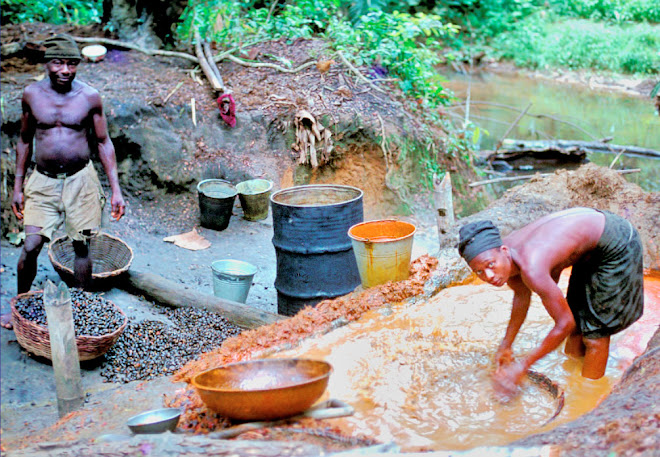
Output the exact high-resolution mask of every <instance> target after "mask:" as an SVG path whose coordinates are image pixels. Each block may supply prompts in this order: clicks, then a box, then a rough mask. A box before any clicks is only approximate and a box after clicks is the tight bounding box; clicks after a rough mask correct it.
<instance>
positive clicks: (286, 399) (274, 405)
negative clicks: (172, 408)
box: [192, 359, 332, 421]
mask: <svg viewBox="0 0 660 457" xmlns="http://www.w3.org/2000/svg"><path fill="white" fill-rule="evenodd" d="M331 372H332V366H331V365H330V364H329V363H327V362H323V361H321V360H311V359H263V360H251V361H248V362H239V363H232V364H228V365H223V366H221V367H218V368H212V369H210V370H207V371H205V372H203V373H200V374H198V375H197V376H195V377H194V378H193V379H192V384H193V386H194V387H195V389H197V392H198V393H199V396H200V397H201V398H202V401H204V403H205V404H206V406H207V407H208V408H210V409H211V410H213V411H215V412H217V413H218V414H220V415H222V416H224V417H228V418H230V419H234V420H239V421H255V420H273V419H282V418H285V417H291V416H295V415H296V414H300V413H302V412H303V411H305V410H306V409H308V408H309V407H310V406H312V405H313V404H314V402H315V401H317V400H318V399H319V398H320V397H321V395H323V392H325V389H326V387H327V386H328V379H329V377H330V373H331Z"/></svg>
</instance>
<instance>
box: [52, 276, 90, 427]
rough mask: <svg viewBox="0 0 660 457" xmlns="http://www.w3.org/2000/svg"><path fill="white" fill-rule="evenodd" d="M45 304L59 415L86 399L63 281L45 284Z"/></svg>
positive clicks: (69, 306) (70, 311)
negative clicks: (57, 283) (56, 285)
mask: <svg viewBox="0 0 660 457" xmlns="http://www.w3.org/2000/svg"><path fill="white" fill-rule="evenodd" d="M44 307H45V308H46V318H47V320H48V333H49V335H50V352H51V357H52V362H53V372H54V374H55V389H56V391H57V412H58V414H59V416H60V418H62V417H64V416H66V415H67V414H69V413H70V412H72V411H75V410H77V409H79V408H80V407H81V406H82V405H83V403H84V400H85V395H84V393H83V388H82V380H81V377H80V361H79V360H78V346H77V345H76V333H75V328H74V324H73V311H72V309H71V295H70V294H69V289H68V288H67V287H66V285H65V284H64V283H63V282H61V283H60V285H59V286H58V287H55V284H53V282H51V281H48V282H47V283H46V287H45V288H44Z"/></svg>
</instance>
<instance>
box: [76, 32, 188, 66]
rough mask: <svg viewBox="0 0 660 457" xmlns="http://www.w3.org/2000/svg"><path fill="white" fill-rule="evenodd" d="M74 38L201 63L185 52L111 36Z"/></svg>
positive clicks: (84, 41) (79, 40)
mask: <svg viewBox="0 0 660 457" xmlns="http://www.w3.org/2000/svg"><path fill="white" fill-rule="evenodd" d="M73 39H74V40H75V41H77V42H78V43H100V44H108V45H110V46H116V47H118V48H126V49H132V50H134V51H139V52H142V53H144V54H147V55H150V56H153V55H157V56H165V57H180V58H182V59H186V60H190V61H191V62H195V63H199V61H198V60H197V57H195V56H193V55H190V54H187V53H185V52H176V51H161V50H159V49H146V48H143V47H141V46H138V45H136V44H133V43H126V42H124V41H118V40H111V39H109V38H99V37H79V36H74V37H73Z"/></svg>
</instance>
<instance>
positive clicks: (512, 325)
mask: <svg viewBox="0 0 660 457" xmlns="http://www.w3.org/2000/svg"><path fill="white" fill-rule="evenodd" d="M508 285H509V287H511V289H513V304H512V306H511V317H510V318H509V324H508V326H507V328H506V333H505V335H504V339H503V340H502V343H500V347H499V348H498V349H497V353H496V355H495V362H496V363H497V365H498V367H499V366H500V365H503V364H507V363H508V362H510V361H511V358H512V355H511V346H512V345H513V341H514V340H515V339H516V336H517V335H518V332H519V331H520V327H521V326H522V324H523V322H525V318H526V317H527V312H528V311H529V303H530V300H531V297H532V292H531V291H530V290H529V288H528V287H527V286H526V285H525V283H523V282H522V280H521V278H520V276H515V277H513V278H511V279H510V280H509V282H508Z"/></svg>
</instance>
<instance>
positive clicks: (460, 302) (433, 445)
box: [276, 270, 660, 452]
mask: <svg viewBox="0 0 660 457" xmlns="http://www.w3.org/2000/svg"><path fill="white" fill-rule="evenodd" d="M569 274H570V270H567V271H565V273H564V275H562V279H561V281H560V286H561V287H562V289H563V290H564V291H565V289H566V286H567V285H568V277H569ZM645 287H646V288H645V303H646V307H645V313H644V316H643V317H642V318H641V319H640V320H639V321H638V322H636V323H635V324H634V325H633V326H631V327H630V328H628V329H626V330H625V331H623V332H621V333H619V334H617V335H614V336H613V337H612V344H611V351H610V359H609V363H608V368H607V371H606V375H605V377H603V378H602V379H599V380H595V381H594V380H589V379H585V378H583V377H582V376H581V375H580V371H581V362H580V361H579V360H572V359H569V358H568V357H567V356H565V355H564V354H563V351H561V349H559V350H557V351H554V352H553V353H551V354H549V355H548V356H546V357H545V358H544V359H542V360H541V361H539V362H537V364H535V365H534V367H533V369H534V370H535V371H538V372H540V373H542V374H544V375H546V376H548V377H549V378H550V379H551V380H552V381H554V382H555V383H557V384H558V385H559V388H560V389H562V390H563V391H564V393H565V406H564V408H563V409H562V411H561V413H560V414H559V416H557V417H556V418H555V419H554V420H552V421H551V422H550V423H549V424H548V425H545V424H546V422H547V421H548V419H550V418H551V417H552V416H553V414H554V412H555V409H556V407H557V403H556V399H555V398H554V397H553V396H552V395H550V393H549V392H548V391H547V390H545V389H543V388H542V387H541V386H539V385H538V384H535V383H532V382H530V381H526V382H525V383H524V384H523V386H522V388H521V393H520V395H518V396H517V397H516V398H515V400H514V401H512V402H510V403H507V404H501V403H499V402H497V401H496V400H495V397H494V395H493V391H492V387H491V384H490V377H489V373H490V372H491V371H492V366H491V357H492V355H493V354H494V352H495V351H496V349H497V346H498V345H499V343H500V341H501V339H502V337H503V335H504V332H505V330H506V325H507V322H508V318H509V311H510V303H511V299H512V297H513V293H512V291H511V290H509V289H508V288H501V289H496V288H494V287H492V286H490V285H488V284H484V283H481V282H480V281H476V282H474V283H472V284H469V285H463V286H456V287H452V288H448V289H445V290H443V291H442V292H440V293H439V294H437V295H436V296H434V297H433V298H432V299H430V300H428V301H426V302H423V303H416V304H399V305H397V306H394V307H392V312H391V314H390V313H382V310H380V312H379V311H378V310H376V311H371V312H369V313H367V314H365V315H364V316H363V317H362V318H361V319H360V320H359V321H357V322H354V323H351V324H349V325H348V326H346V327H343V328H341V329H338V330H335V331H333V332H332V333H329V334H327V335H323V336H321V337H319V338H314V339H310V340H306V341H305V342H304V343H303V344H302V345H301V346H300V347H299V348H296V349H294V350H290V351H286V352H281V353H279V354H277V355H276V356H277V357H310V358H318V359H323V360H326V361H327V362H330V363H331V364H332V365H333V367H334V372H333V375H332V376H331V378H330V383H329V386H328V390H327V392H326V397H324V398H327V397H332V398H339V399H341V400H344V401H346V402H348V403H349V404H351V405H353V406H354V407H355V409H356V413H355V415H354V416H352V417H350V418H342V419H335V420H333V421H332V423H333V424H334V425H335V426H338V427H340V428H342V429H344V430H346V433H348V434H351V433H357V434H360V435H363V436H369V437H372V438H375V439H377V440H378V441H381V442H389V441H395V442H396V443H397V444H398V445H399V446H401V448H402V450H403V451H404V452H414V451H421V450H450V449H451V450H456V449H469V448H472V447H476V446H484V445H489V446H493V445H505V444H508V443H510V442H512V441H515V440H516V439H519V438H522V437H524V436H527V435H530V434H532V433H537V432H540V431H544V430H549V429H551V428H554V427H556V426H557V425H559V424H562V423H565V422H568V421H571V420H574V419H576V418H577V417H579V416H581V415H582V414H584V413H586V412H588V411H590V410H592V409H593V408H594V407H596V406H597V404H598V403H599V402H600V401H601V400H602V399H603V398H605V397H606V396H607V395H608V394H609V392H610V390H611V388H612V386H613V385H614V384H615V383H616V381H618V379H619V378H620V377H621V375H622V373H623V371H624V370H625V369H626V368H627V367H628V366H630V364H631V363H632V360H633V359H634V357H636V356H637V355H639V354H641V353H642V352H643V351H644V349H645V348H646V344H647V343H648V341H649V340H650V338H651V336H652V335H653V333H654V332H655V330H656V328H657V323H658V321H659V320H660V319H659V318H660V293H659V292H660V291H659V289H660V278H659V277H655V276H647V277H646V280H645ZM484 324H486V325H484ZM552 325H553V322H552V319H551V318H550V317H549V315H548V314H547V312H546V311H545V309H544V308H543V305H542V304H541V302H540V300H539V299H538V297H534V299H533V300H532V305H531V307H530V310H529V314H528V316H527V320H526V321H525V324H524V325H523V327H522V328H521V330H520V333H519V335H518V337H517V338H516V342H515V344H514V351H515V354H514V355H515V356H521V355H523V354H524V353H526V352H527V351H529V350H531V349H532V348H533V347H535V346H536V345H538V344H539V343H540V341H541V340H542V339H543V338H544V337H545V335H546V334H547V333H548V331H549V330H550V329H551V328H552Z"/></svg>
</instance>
